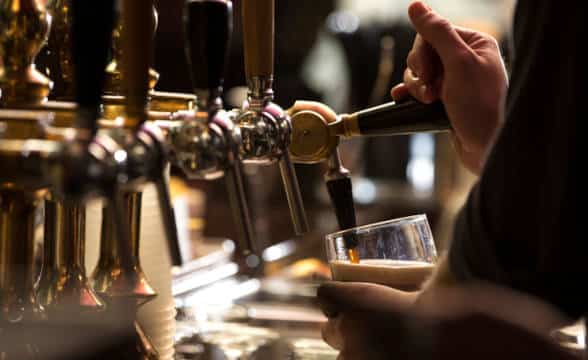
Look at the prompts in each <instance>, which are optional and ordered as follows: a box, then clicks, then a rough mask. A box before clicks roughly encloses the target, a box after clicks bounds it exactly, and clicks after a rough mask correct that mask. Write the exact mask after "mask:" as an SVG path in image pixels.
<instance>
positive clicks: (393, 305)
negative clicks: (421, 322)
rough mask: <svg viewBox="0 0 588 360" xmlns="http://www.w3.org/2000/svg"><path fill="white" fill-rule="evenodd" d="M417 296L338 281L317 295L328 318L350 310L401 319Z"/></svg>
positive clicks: (394, 290)
mask: <svg viewBox="0 0 588 360" xmlns="http://www.w3.org/2000/svg"><path fill="white" fill-rule="evenodd" d="M417 296H418V293H416V292H414V293H411V292H405V291H400V290H396V289H392V288H389V287H387V286H382V285H376V284H369V283H345V282H337V281H331V282H328V283H325V284H323V285H321V286H320V287H319V289H318V291H317V299H318V302H319V306H320V307H321V309H322V310H323V312H325V315H327V317H328V316H329V314H331V315H333V314H338V313H340V312H343V311H349V310H366V311H378V312H386V313H388V314H391V315H392V314H399V315H400V314H403V313H405V312H407V311H408V310H409V309H410V308H411V307H412V305H413V304H414V301H415V300H416V297H417Z"/></svg>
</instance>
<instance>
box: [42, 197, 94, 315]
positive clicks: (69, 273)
mask: <svg viewBox="0 0 588 360" xmlns="http://www.w3.org/2000/svg"><path fill="white" fill-rule="evenodd" d="M85 225H86V208H85V207H84V206H83V205H81V204H80V203H76V202H73V203H68V202H64V201H60V200H58V199H55V198H54V196H48V197H47V198H46V199H45V232H44V233H45V238H44V240H43V247H44V250H43V251H44V253H43V271H42V275H41V278H40V280H39V285H38V289H37V297H38V298H39V301H40V303H41V304H42V305H43V306H44V308H45V309H46V311H47V314H48V316H49V318H51V316H52V315H55V316H57V317H61V316H62V315H63V314H68V313H69V314H76V315H78V316H82V317H83V316H87V315H89V314H90V315H93V314H96V313H101V312H102V311H103V310H104V304H103V302H102V300H100V299H99V298H98V296H97V295H96V293H95V292H94V290H93V289H92V287H91V285H90V283H89V280H88V278H87V276H86V269H85V263H84V258H85V231H86V226H85Z"/></svg>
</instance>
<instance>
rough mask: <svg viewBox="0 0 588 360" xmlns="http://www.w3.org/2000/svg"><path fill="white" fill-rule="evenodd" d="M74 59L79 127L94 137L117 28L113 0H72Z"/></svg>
mask: <svg viewBox="0 0 588 360" xmlns="http://www.w3.org/2000/svg"><path fill="white" fill-rule="evenodd" d="M71 9H72V26H71V39H72V58H73V61H74V63H75V72H74V76H75V87H76V96H75V99H76V102H77V103H78V116H77V120H76V121H77V124H76V126H77V127H78V128H81V129H87V130H89V131H90V135H95V134H96V131H97V129H98V125H97V118H98V115H99V111H100V102H101V96H102V88H103V85H104V68H105V67H106V63H107V60H108V51H109V49H110V42H111V36H112V28H113V25H114V0H100V1H87V0H72V4H71Z"/></svg>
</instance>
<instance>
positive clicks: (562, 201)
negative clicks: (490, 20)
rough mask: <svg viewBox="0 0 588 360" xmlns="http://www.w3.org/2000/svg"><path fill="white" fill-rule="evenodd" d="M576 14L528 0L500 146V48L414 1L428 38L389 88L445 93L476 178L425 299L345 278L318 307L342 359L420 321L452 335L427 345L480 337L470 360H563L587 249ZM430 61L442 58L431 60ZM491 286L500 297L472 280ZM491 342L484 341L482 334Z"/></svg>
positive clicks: (400, 92)
mask: <svg viewBox="0 0 588 360" xmlns="http://www.w3.org/2000/svg"><path fill="white" fill-rule="evenodd" d="M525 11H526V12H527V16H521V14H520V13H523V15H524V12H525ZM574 11H575V10H571V9H564V8H563V7H560V8H557V6H556V5H554V4H553V2H540V4H534V3H533V2H531V1H520V2H519V9H518V12H519V17H518V20H517V21H518V24H517V26H515V36H516V38H515V40H516V43H515V45H516V48H517V50H518V53H517V55H518V56H519V57H520V58H522V59H523V60H518V61H517V62H515V68H514V70H513V75H514V77H513V79H511V89H510V94H509V104H508V106H507V113H506V118H507V121H506V124H505V125H504V128H503V129H502V131H500V132H499V134H500V135H499V136H498V137H496V139H495V136H496V134H498V133H497V131H498V130H499V129H500V128H501V127H502V126H503V121H502V118H503V115H502V114H503V110H502V109H504V100H505V94H506V84H507V82H506V76H505V74H504V68H503V66H502V62H501V61H500V55H499V52H498V47H497V46H496V43H495V41H492V39H490V38H488V37H486V36H485V35H482V34H477V33H473V32H471V31H467V30H463V29H458V28H455V27H453V26H451V25H450V24H449V23H448V22H447V21H445V20H444V19H441V18H440V17H439V16H437V15H436V14H435V13H433V12H432V11H430V9H427V8H425V7H424V6H423V5H422V4H420V3H417V4H414V5H413V6H411V9H410V16H411V20H412V21H413V23H414V25H415V27H416V29H417V32H418V33H419V34H420V36H419V38H417V40H416V42H415V47H414V49H413V52H412V53H411V55H410V57H409V59H408V66H409V68H410V70H407V72H406V74H405V83H404V84H403V85H401V86H399V87H397V88H395V89H393V96H394V97H395V98H400V97H402V96H405V95H406V94H407V93H410V94H411V95H413V96H415V97H416V98H417V99H419V100H421V101H423V102H430V101H433V100H435V99H437V98H441V100H442V101H443V102H444V103H445V106H446V109H447V111H448V114H449V117H450V119H451V121H452V125H453V127H454V129H455V143H456V148H457V150H458V152H459V154H460V156H461V158H462V160H463V161H464V163H465V164H466V165H467V166H468V167H469V168H470V169H471V170H472V171H475V172H478V173H481V178H480V181H479V184H478V185H477V186H476V187H475V189H474V190H473V191H472V194H471V196H470V199H469V200H468V202H467V204H466V206H465V207H464V210H463V211H462V213H461V214H460V216H459V219H458V222H457V224H456V231H455V232H456V235H455V239H454V242H453V244H452V246H451V249H450V253H449V259H448V260H445V259H443V260H442V261H441V263H440V264H439V267H438V269H437V272H436V273H435V275H434V276H433V278H432V279H431V280H430V281H429V282H428V283H427V285H426V286H425V288H424V290H423V291H422V292H421V293H420V294H417V295H415V294H406V293H401V292H398V291H395V290H392V289H386V288H382V287H378V286H375V285H354V284H337V283H335V284H330V285H327V286H326V287H324V288H322V289H321V291H320V292H319V295H320V296H319V300H320V301H321V302H322V303H323V307H324V308H325V309H327V313H330V315H331V319H330V321H329V322H328V324H327V325H326V327H325V331H324V336H325V338H326V340H327V342H329V343H330V344H331V345H333V346H335V347H337V348H339V349H340V350H342V354H343V355H344V356H343V358H347V357H349V358H353V356H354V355H358V354H359V353H357V351H358V350H360V349H366V348H367V349H372V350H373V351H374V352H375V353H374V357H373V358H380V357H376V354H378V353H379V354H380V355H382V354H386V353H388V354H392V353H394V351H395V350H396V349H398V348H399V347H398V346H396V347H395V345H397V344H398V342H396V341H394V337H395V336H400V338H402V334H404V333H406V331H407V329H406V328H404V329H401V326H389V324H396V325H398V324H402V323H403V321H406V322H407V323H410V324H420V325H416V326H413V325H411V326H408V328H418V329H423V331H424V332H425V333H426V332H427V331H425V329H429V330H431V329H435V331H433V332H434V333H436V334H441V335H440V336H441V337H442V338H444V341H443V342H435V341H434V340H432V341H431V343H434V344H437V345H438V346H439V345H443V344H448V346H449V344H454V345H458V344H463V340H460V337H461V338H462V339H469V340H471V341H470V342H468V344H469V346H468V347H467V350H468V351H469V355H472V356H474V355H483V354H488V353H490V354H495V355H496V354H500V355H502V356H503V357H510V356H508V355H512V356H513V357H511V358H516V357H517V356H519V357H520V356H521V355H525V356H524V357H529V356H533V355H536V356H538V357H541V358H565V357H566V356H567V354H565V353H562V352H561V351H560V350H559V349H557V347H554V346H553V344H552V343H551V342H549V341H548V340H547V339H546V337H545V335H546V332H547V331H548V330H549V329H551V328H553V327H554V326H558V325H561V324H562V323H564V322H565V321H567V320H568V318H567V317H566V316H564V315H562V313H565V315H567V316H569V317H578V316H579V315H580V314H582V312H583V311H584V310H585V309H584V307H585V304H586V299H585V298H584V296H583V295H581V294H582V293H583V292H579V291H577V286H578V284H579V282H578V281H577V280H578V278H582V274H584V272H583V271H582V269H581V265H580V264H582V263H584V262H585V261H582V256H583V255H584V254H586V251H584V250H585V249H582V248H581V246H582V245H581V243H582V242H581V241H579V238H578V234H579V233H577V232H575V230H574V229H576V226H577V222H574V219H576V218H575V217H574V212H573V210H572V209H573V208H574V205H573V204H574V201H573V190H572V189H575V188H576V187H574V184H573V183H572V181H573V179H572V176H571V175H572V171H571V170H572V169H571V167H570V166H571V165H570V163H573V159H574V156H577V152H576V151H575V149H576V146H577V144H576V142H575V141H576V140H575V139H576V137H575V136H576V134H577V129H576V128H575V126H576V125H577V116H578V114H579V104H580V103H581V101H579V100H580V99H578V98H577V96H578V94H579V93H581V92H580V91H579V84H578V80H577V79H574V75H576V76H577V74H576V73H575V72H574V70H578V69H579V68H581V67H579V64H578V60H577V59H579V58H581V57H580V56H579V54H578V51H579V50H578V46H577V43H576V46H571V47H570V44H574V41H575V40H574V39H573V38H574V36H580V35H579V34H581V31H580V30H581V29H579V28H574V27H578V26H579V24H582V20H581V16H583V15H582V14H579V13H578V12H576V13H573V12H574ZM572 13H573V14H572ZM531 15H532V16H531ZM570 16H571V18H570ZM562 19H565V20H563V21H562ZM429 46H431V47H430V48H429ZM521 51H526V53H521ZM435 56H438V57H439V58H438V60H437V62H435V61H431V59H434V58H435ZM439 69H441V74H442V76H441V77H439ZM549 94H551V96H549ZM546 95H547V96H546ZM472 116H475V118H472ZM494 142H495V144H494ZM492 144H494V146H492ZM490 149H492V150H491V151H489V150H490ZM570 196H571V197H570ZM574 279H575V280H576V281H574ZM484 282H485V283H486V284H497V285H500V286H503V287H504V288H494V287H493V286H482V287H479V285H472V284H479V283H484ZM472 286H473V288H472ZM352 289H355V290H352ZM472 289H475V290H472ZM350 290H351V291H350ZM342 298H345V299H346V300H345V301H343V304H342V305H341V300H340V299H342ZM376 298H377V299H378V300H377V301H375V299H376ZM358 303H360V304H361V306H360V305H357V304H358ZM325 304H326V305H325ZM332 304H339V306H333V305H332ZM354 304H355V305H354ZM383 304H385V306H384V305H383ZM368 308H372V309H373V310H371V311H366V309H368ZM415 312H416V314H417V315H415V314H414V313H415ZM369 314H372V315H369ZM374 314H375V317H374V316H373V315H374ZM385 314H388V317H386V316H385ZM473 314H477V315H473ZM335 315H336V316H335ZM476 316H482V317H483V319H480V318H476ZM388 318H389V319H388ZM393 318H395V320H393ZM423 318H424V320H423ZM385 319H388V320H390V322H387V321H385ZM407 319H409V320H407ZM416 319H421V320H422V321H417V320H416ZM387 324H388V325H387ZM504 327H506V329H505V328H504ZM354 329H355V330H354ZM431 331H432V330H431ZM493 331H494V332H493ZM380 333H387V334H388V341H387V342H382V341H374V339H379V338H380V337H382V335H378V334H380ZM482 333H483V334H484V336H482V338H483V340H481V341H479V340H480V337H476V336H475V335H476V334H482ZM517 334H518V335H517ZM452 336H453V337H452ZM512 338H516V339H519V341H515V342H512V341H509V339H512ZM523 339H524V341H523ZM380 340H382V339H380ZM408 343H410V342H408ZM376 344H387V345H384V346H381V347H378V346H376ZM416 347H417V348H418V346H416ZM378 349H380V350H383V351H378ZM404 350H406V349H404ZM437 350H439V352H438V353H437V354H438V355H439V354H442V353H443V351H442V349H437ZM406 351H408V350H406ZM525 351H526V353H525ZM401 353H402V352H401ZM464 354H466V353H462V355H464ZM345 355H347V357H345ZM439 357H440V358H443V356H439ZM370 358H372V357H370ZM381 358H387V357H386V355H384V356H383V357H381Z"/></svg>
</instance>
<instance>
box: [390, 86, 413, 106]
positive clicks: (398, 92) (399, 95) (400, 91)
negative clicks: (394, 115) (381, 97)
mask: <svg viewBox="0 0 588 360" xmlns="http://www.w3.org/2000/svg"><path fill="white" fill-rule="evenodd" d="M390 95H391V96H392V99H394V101H397V102H398V101H402V100H404V99H406V98H407V97H408V96H410V93H409V92H408V87H406V85H405V84H404V83H400V84H398V85H396V86H394V87H393V88H392V90H390Z"/></svg>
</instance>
